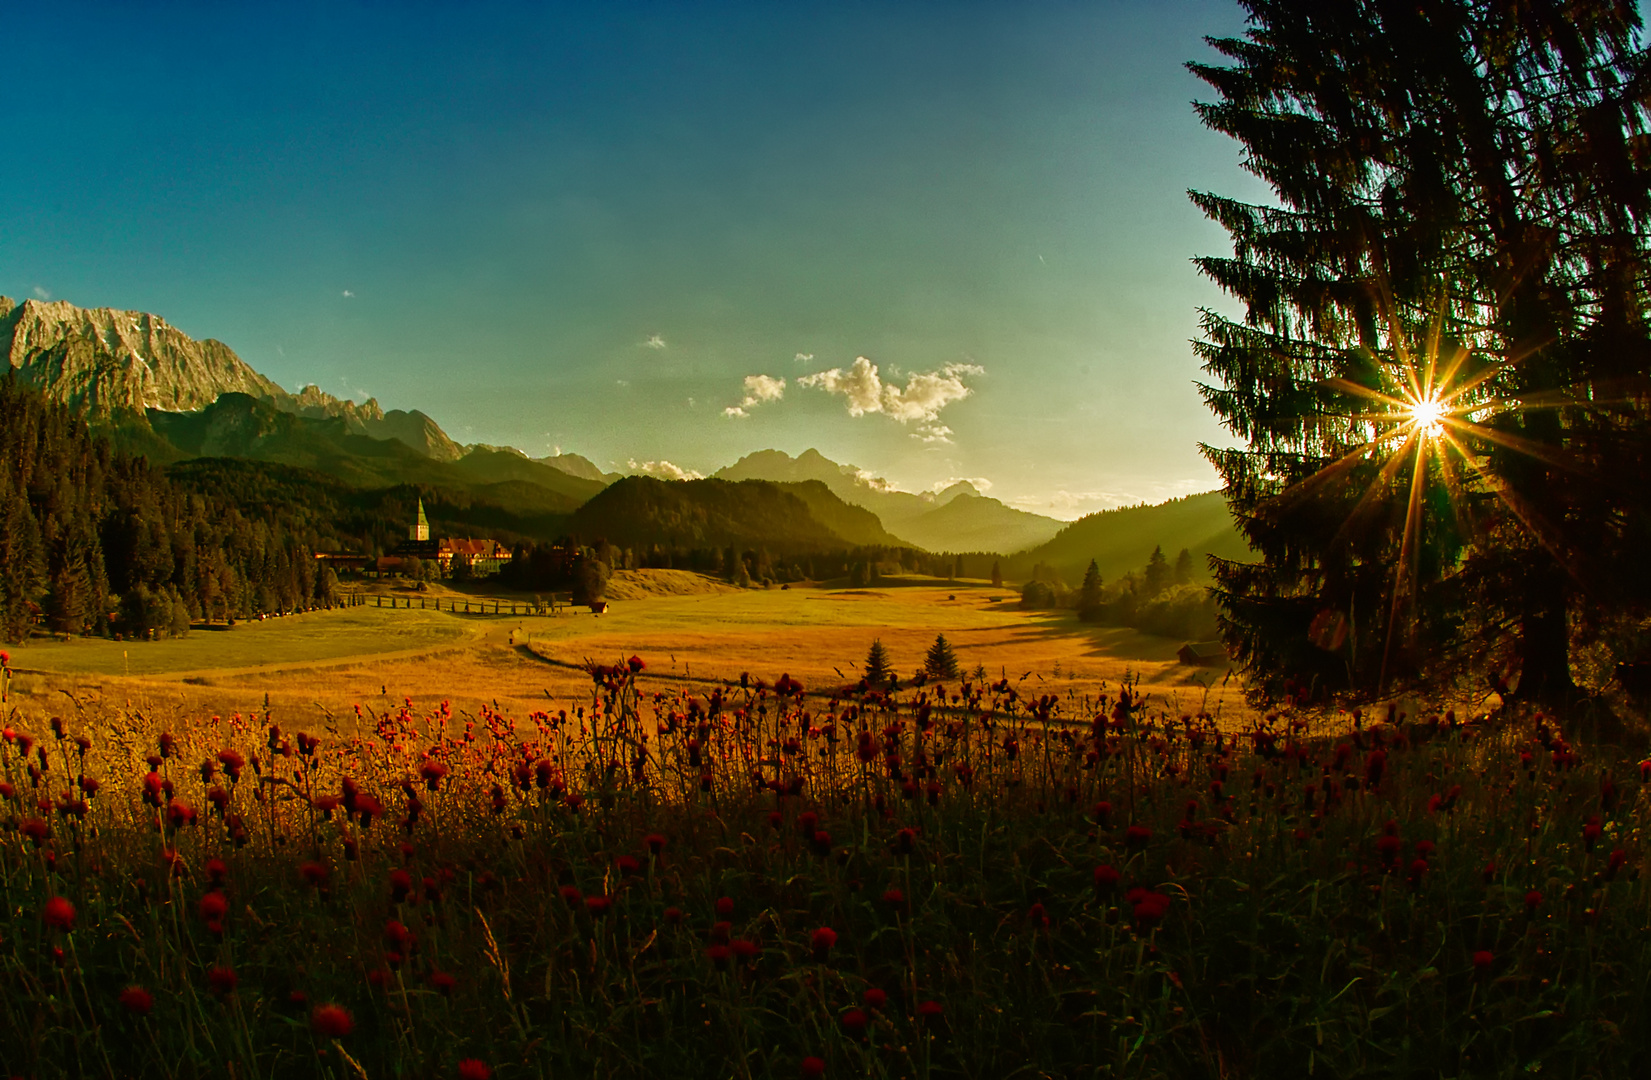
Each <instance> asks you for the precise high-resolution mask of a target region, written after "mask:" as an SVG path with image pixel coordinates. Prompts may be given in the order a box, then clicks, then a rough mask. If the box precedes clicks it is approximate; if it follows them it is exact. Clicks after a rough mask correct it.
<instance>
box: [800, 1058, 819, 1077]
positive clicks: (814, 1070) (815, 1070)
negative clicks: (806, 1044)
mask: <svg viewBox="0 0 1651 1080" xmlns="http://www.w3.org/2000/svg"><path fill="white" fill-rule="evenodd" d="M799 1071H800V1072H801V1073H802V1075H803V1078H804V1080H814V1078H815V1077H817V1076H824V1075H825V1062H824V1061H823V1060H821V1059H820V1058H817V1057H805V1058H803V1060H802V1064H801V1065H800V1066H799Z"/></svg>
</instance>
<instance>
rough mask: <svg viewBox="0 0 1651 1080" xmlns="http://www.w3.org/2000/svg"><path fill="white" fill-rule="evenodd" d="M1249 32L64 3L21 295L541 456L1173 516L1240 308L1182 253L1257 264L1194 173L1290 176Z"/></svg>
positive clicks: (51, 61) (673, 13)
mask: <svg viewBox="0 0 1651 1080" xmlns="http://www.w3.org/2000/svg"><path fill="white" fill-rule="evenodd" d="M1242 25H1243V24H1242V21H1241V15H1240V13H1239V11H1238V9H1237V7H1236V5H1234V4H1232V3H1228V2H1210V3H1204V2H1192V0H1189V2H1184V3H1106V2H1090V3H1052V2H1028V3H1004V2H995V3H984V4H968V3H957V2H947V3H880V4H855V3H825V4H810V3H785V4H773V3H752V4H704V3H696V4H664V3H659V4H622V3H621V4H602V5H569V6H565V7H562V6H545V5H526V4H490V3H478V4H462V5H461V4H455V5H451V6H447V7H433V6H432V7H421V6H415V5H405V4H394V5H392V4H348V3H345V4H329V5H321V6H311V5H305V4H294V5H288V6H284V7H281V8H279V9H277V8H273V7H269V6H243V5H236V6H229V5H216V4H198V5H135V6H118V7H116V6H108V7H99V6H84V5H74V4H64V5H51V6H49V7H47V8H45V9H42V10H39V11H36V12H32V13H31V14H30V16H29V18H28V19H27V20H22V21H18V22H17V26H16V27H14V44H13V47H12V48H11V49H10V50H8V54H9V60H8V64H9V70H8V79H7V81H8V83H9V85H10V88H11V98H12V108H11V109H10V110H8V114H9V118H8V123H7V139H8V143H9V147H8V152H7V153H6V154H5V155H3V156H0V205H3V206H4V208H5V209H4V213H3V214H0V292H4V293H5V294H7V295H10V296H13V297H19V298H20V297H27V296H31V295H37V296H48V295H49V296H51V297H53V298H57V299H64V300H69V301H71V302H73V303H76V304H80V305H83V306H112V307H120V308H132V309H139V310H144V311H151V312H154V313H156V314H159V315H162V316H163V317H165V318H166V319H167V320H168V321H170V322H172V323H173V324H174V325H177V326H178V327H180V328H182V329H183V330H184V331H185V332H187V333H190V334H192V335H195V336H198V337H214V338H218V339H219V340H222V341H224V342H226V343H227V344H229V345H230V346H231V347H232V348H234V349H235V350H236V351H237V352H238V353H239V354H240V355H241V356H242V357H243V358H244V359H246V360H247V361H248V362H249V363H251V364H252V365H253V366H254V367H255V368H257V369H258V370H260V371H262V372H264V373H265V374H267V375H269V376H270V377H271V378H273V379H275V380H276V381H277V382H280V383H281V384H283V385H285V386H288V387H290V388H294V389H296V388H297V387H298V386H300V385H302V384H305V383H309V382H314V383H317V384H318V385H320V386H321V387H322V388H323V389H325V390H327V391H329V392H332V393H335V394H338V395H340V396H352V397H356V398H358V399H359V398H360V397H362V396H365V395H368V394H371V395H373V396H376V397H377V398H378V399H379V401H380V402H381V403H382V404H383V405H384V406H385V407H386V408H409V409H410V408H419V409H423V410H424V411H425V412H427V413H429V414H430V415H431V416H433V417H434V418H435V419H436V420H437V421H438V422H439V423H441V424H442V426H443V427H445V428H446V429H447V430H448V432H449V433H450V434H452V435H453V436H454V437H455V438H457V439H459V440H460V441H464V442H473V441H474V442H488V443H495V444H508V445H514V446H518V447H520V448H522V449H524V450H526V451H528V452H529V453H531V454H534V455H540V454H545V453H549V452H552V451H553V450H555V449H557V448H560V449H562V450H564V451H572V452H578V453H582V454H585V455H586V456H588V457H590V458H592V459H594V460H596V461H597V462H598V463H599V464H602V465H604V466H606V467H610V468H611V467H616V466H625V465H626V464H627V463H629V462H637V463H639V464H640V463H648V462H662V461H669V462H671V463H673V464H674V465H675V466H677V467H679V468H682V469H685V470H693V471H698V472H707V473H708V472H711V471H713V470H714V469H716V468H717V467H719V466H721V465H724V464H727V463H729V462H731V461H733V460H734V459H736V458H737V457H739V456H740V455H741V454H744V453H747V452H749V451H752V450H756V449H761V448H765V447H775V448H779V449H783V450H787V451H790V452H792V453H797V452H800V451H802V450H804V449H806V448H808V447H810V446H813V447H818V448H819V449H820V450H821V451H822V452H823V453H825V454H826V455H827V456H829V457H832V458H834V459H836V460H838V461H846V462H853V463H855V464H858V465H860V466H861V467H863V468H866V469H868V470H870V471H872V472H874V473H877V474H879V475H882V476H885V477H887V478H889V479H890V480H892V481H894V482H895V483H897V484H898V485H900V486H903V487H906V488H909V489H919V488H923V487H927V486H931V485H935V484H940V483H943V482H946V481H949V480H951V479H953V478H959V477H972V478H982V479H984V480H986V481H989V482H990V484H991V494H993V495H995V496H997V497H1000V498H1003V499H1004V500H1005V501H1008V502H1011V503H1012V504H1014V505H1020V506H1023V507H1025V508H1027V509H1033V510H1038V511H1040V512H1044V513H1052V514H1055V515H1057V516H1061V517H1073V516H1076V515H1078V514H1081V513H1085V512H1089V511H1092V510H1095V509H1100V508H1102V507H1104V506H1108V505H1116V504H1118V503H1131V502H1137V501H1142V500H1145V501H1159V500H1161V499H1162V498H1165V497H1169V496H1172V495H1177V494H1184V493H1187V492H1190V491H1196V490H1207V489H1209V488H1212V487H1214V486H1216V485H1215V478H1214V474H1213V472H1212V471H1211V470H1210V469H1209V468H1208V466H1207V465H1205V464H1204V463H1203V461H1202V460H1201V459H1200V457H1199V456H1198V453H1197V450H1196V443H1197V442H1198V441H1199V440H1201V439H1202V440H1208V441H1218V442H1220V441H1225V439H1224V433H1223V432H1222V431H1221V429H1220V428H1219V427H1218V426H1217V425H1216V424H1215V423H1214V421H1213V420H1212V419H1211V417H1210V416H1209V414H1208V412H1207V411H1206V410H1205V409H1204V408H1203V406H1202V404H1201V403H1200V401H1199V398H1198V396H1197V392H1196V390H1195V388H1194V386H1193V381H1194V379H1195V378H1197V375H1198V372H1197V365H1196V363H1195V361H1194V360H1193V358H1192V355H1191V351H1190V349H1189V348H1188V345H1187V342H1188V339H1190V338H1193V337H1195V336H1196V334H1197V323H1196V309H1197V308H1198V307H1199V306H1200V305H1205V306H1218V307H1225V304H1224V303H1223V300H1222V298H1221V297H1220V295H1219V294H1218V293H1217V292H1216V291H1215V290H1214V289H1213V287H1211V286H1210V285H1208V284H1207V283H1206V282H1204V281H1202V280H1201V279H1200V278H1199V277H1198V276H1197V274H1196V272H1195V271H1194V269H1193V267H1192V265H1191V262H1190V260H1191V258H1192V257H1193V256H1195V255H1197V254H1201V253H1208V252H1215V251H1221V250H1225V249H1226V244H1225V238H1224V234H1222V233H1221V231H1220V230H1219V229H1217V228H1216V227H1215V226H1214V225H1212V224H1210V223H1209V222H1207V221H1205V220H1204V219H1203V218H1202V217H1201V216H1200V215H1199V214H1198V212H1197V211H1196V210H1195V209H1194V208H1193V207H1192V206H1191V204H1190V203H1188V201H1187V200H1186V197H1185V195H1184V191H1185V189H1187V188H1189V187H1197V188H1208V189H1213V190H1217V191H1222V192H1225V193H1229V194H1239V195H1245V196H1251V197H1259V196H1260V195H1261V191H1260V189H1259V187H1258V185H1257V182H1256V181H1254V180H1253V179H1251V178H1249V177H1247V176H1246V175H1245V174H1243V173H1242V172H1241V170H1240V169H1239V167H1238V149H1237V147H1236V146H1235V145H1234V144H1232V143H1231V142H1230V141H1228V140H1226V139H1224V138H1222V137H1220V136H1217V135H1215V134H1212V133H1210V132H1207V131H1205V130H1203V129H1202V128H1201V127H1200V126H1199V125H1198V123H1197V120H1196V118H1195V117H1194V115H1193V112H1192V109H1191V107H1190V104H1189V103H1190V102H1191V101H1192V100H1193V99H1194V98H1198V97H1207V96H1208V95H1207V94H1205V93H1203V92H1201V86H1200V84H1199V83H1198V82H1197V81H1196V80H1194V79H1193V78H1192V77H1191V76H1190V75H1189V74H1187V73H1186V72H1185V71H1184V70H1183V68H1182V67H1181V64H1182V63H1183V62H1184V61H1186V60H1189V59H1194V58H1203V57H1207V56H1208V55H1209V52H1208V50H1207V48H1206V46H1204V44H1203V43H1202V40H1201V39H1202V37H1203V35H1206V34H1213V35H1226V34H1233V33H1237V32H1240V31H1241V30H1242ZM859 357H865V358H867V361H866V363H864V364H860V365H859V366H858V368H857V367H856V360H857V358H859ZM872 366H875V368H876V375H875V377H874V378H873V377H872V376H871V372H870V368H871V367H872ZM832 372H836V374H832ZM751 376H763V377H765V378H764V379H754V380H752V381H751V382H750V383H749V384H748V383H747V378H748V377H751ZM781 380H783V381H784V386H783V389H780V388H779V383H780V381H781ZM776 394H777V395H778V396H776ZM742 403H747V404H744V405H742ZM731 409H737V410H739V411H740V412H743V413H744V414H745V415H743V416H741V415H738V413H733V414H730V412H729V410H731Z"/></svg>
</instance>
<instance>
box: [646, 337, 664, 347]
mask: <svg viewBox="0 0 1651 1080" xmlns="http://www.w3.org/2000/svg"><path fill="white" fill-rule="evenodd" d="M642 347H643V348H644V349H663V348H665V339H664V338H662V337H660V336H659V335H658V334H649V335H648V340H647V341H644V342H643V343H642Z"/></svg>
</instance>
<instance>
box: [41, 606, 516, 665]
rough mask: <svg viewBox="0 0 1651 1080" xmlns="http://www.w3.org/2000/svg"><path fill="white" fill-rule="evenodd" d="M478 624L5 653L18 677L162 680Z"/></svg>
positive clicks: (322, 626)
mask: <svg viewBox="0 0 1651 1080" xmlns="http://www.w3.org/2000/svg"><path fill="white" fill-rule="evenodd" d="M483 625H484V624H483V623H481V622H480V621H479V620H466V619H465V618H464V617H462V616H454V615H449V614H447V613H445V612H443V613H440V614H438V613H436V612H433V611H418V610H412V611H408V610H398V611H389V610H386V609H379V608H372V607H361V608H340V609H335V610H333V611H318V612H313V613H310V614H307V615H289V616H286V617H284V618H279V619H270V620H267V621H265V622H243V623H240V624H238V625H236V626H235V627H234V628H233V629H229V630H195V631H192V632H190V633H189V634H188V635H187V636H185V637H181V638H167V639H165V640H162V641H130V642H120V641H108V640H105V639H103V638H80V639H76V640H74V641H68V642H63V641H38V640H37V641H31V642H29V643H28V644H25V645H18V646H16V647H15V648H13V649H11V654H12V665H13V666H14V667H15V668H17V669H18V670H20V671H30V670H34V671H46V672H60V673H64V674H98V675H124V674H131V675H169V674H181V673H188V672H197V671H221V672H232V671H240V670H245V669H248V668H261V667H265V666H268V665H272V664H276V665H288V664H310V663H316V662H319V661H329V660H336V659H338V658H339V657H345V656H360V655H364V654H373V653H390V652H401V651H404V650H411V649H428V648H433V647H436V646H440V645H450V644H453V643H455V642H458V641H461V640H463V639H465V638H467V637H470V636H472V635H474V634H476V633H477V632H478V630H479V629H480V628H481V627H482V626H483Z"/></svg>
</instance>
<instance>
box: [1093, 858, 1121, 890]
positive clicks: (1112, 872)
mask: <svg viewBox="0 0 1651 1080" xmlns="http://www.w3.org/2000/svg"><path fill="white" fill-rule="evenodd" d="M1120 880H1122V875H1120V874H1119V873H1118V871H1117V869H1116V868H1115V867H1112V866H1109V865H1107V864H1106V863H1102V864H1101V865H1100V866H1097V867H1096V868H1095V888H1097V889H1099V890H1100V891H1101V892H1111V891H1112V890H1114V889H1116V888H1117V887H1118V882H1119V881H1120Z"/></svg>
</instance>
